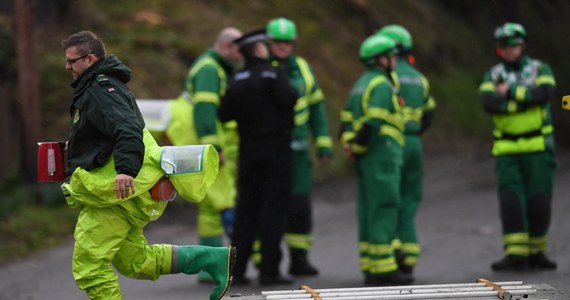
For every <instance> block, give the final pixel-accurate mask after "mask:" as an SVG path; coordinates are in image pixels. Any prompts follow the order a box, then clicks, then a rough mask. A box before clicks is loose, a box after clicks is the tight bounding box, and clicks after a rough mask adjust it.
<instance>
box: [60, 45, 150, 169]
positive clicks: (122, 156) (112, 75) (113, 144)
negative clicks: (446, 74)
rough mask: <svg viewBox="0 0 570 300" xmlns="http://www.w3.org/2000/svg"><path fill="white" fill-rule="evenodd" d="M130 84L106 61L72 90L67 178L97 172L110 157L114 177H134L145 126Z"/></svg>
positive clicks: (127, 74) (126, 73)
mask: <svg viewBox="0 0 570 300" xmlns="http://www.w3.org/2000/svg"><path fill="white" fill-rule="evenodd" d="M130 79H131V70H130V69H129V68H128V67H127V66H125V65H124V64H123V63H122V62H121V61H120V60H119V59H118V58H117V57H116V56H114V55H111V56H109V57H107V58H104V59H100V60H99V61H97V62H96V63H95V64H93V65H92V66H91V67H90V68H89V69H88V70H87V71H85V73H83V74H82V75H81V77H79V78H78V79H77V80H75V81H74V82H73V83H72V84H71V86H72V87H73V88H75V94H74V95H73V103H72V105H71V108H70V113H71V120H72V123H71V129H70V134H69V142H68V151H67V155H68V158H67V169H68V172H70V173H71V172H73V171H74V170H75V169H76V168H77V167H81V168H82V169H85V170H92V169H94V168H98V167H101V166H103V164H105V163H106V162H107V160H108V159H109V158H110V157H111V155H113V156H114V160H115V170H116V172H117V173H119V174H127V175H130V176H133V177H136V176H137V174H138V172H139V170H140V168H141V166H142V162H143V156H144V144H143V142H142V141H143V139H142V129H143V128H144V120H143V117H142V115H141V113H140V111H139V109H138V106H137V104H136V101H135V97H134V95H133V94H132V93H131V91H130V90H129V89H128V88H127V86H126V83H127V82H128V81H129V80H130Z"/></svg>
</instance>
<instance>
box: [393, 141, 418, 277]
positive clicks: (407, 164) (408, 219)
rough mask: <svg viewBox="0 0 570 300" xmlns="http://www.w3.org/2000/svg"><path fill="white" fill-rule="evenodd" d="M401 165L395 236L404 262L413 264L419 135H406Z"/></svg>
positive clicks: (415, 253)
mask: <svg viewBox="0 0 570 300" xmlns="http://www.w3.org/2000/svg"><path fill="white" fill-rule="evenodd" d="M405 138H406V142H405V146H404V163H403V165H402V183H401V186H400V193H401V202H400V206H399V210H398V229H397V231H396V237H397V238H398V239H399V241H400V242H401V244H400V245H399V248H400V250H401V251H402V253H403V254H404V255H405V256H404V257H405V258H404V264H405V265H408V266H412V267H413V266H415V265H416V264H417V262H418V258H419V255H420V244H419V243H418V237H417V234H416V225H415V219H416V212H417V209H418V206H419V204H420V201H421V198H422V177H423V160H424V159H423V145H422V140H421V137H420V136H419V135H406V137H405Z"/></svg>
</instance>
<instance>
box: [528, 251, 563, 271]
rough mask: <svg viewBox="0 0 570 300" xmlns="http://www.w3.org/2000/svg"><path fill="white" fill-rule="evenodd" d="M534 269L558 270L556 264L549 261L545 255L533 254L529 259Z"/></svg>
mask: <svg viewBox="0 0 570 300" xmlns="http://www.w3.org/2000/svg"><path fill="white" fill-rule="evenodd" d="M528 262H529V264H530V267H531V268H532V269H536V270H556V262H554V261H552V260H550V259H548V257H546V255H544V253H542V252H541V253H537V254H533V255H531V256H530V257H529V258H528Z"/></svg>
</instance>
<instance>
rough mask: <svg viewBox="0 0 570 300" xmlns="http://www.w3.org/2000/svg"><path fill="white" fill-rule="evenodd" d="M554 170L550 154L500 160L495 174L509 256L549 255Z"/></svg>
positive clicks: (540, 153) (513, 156)
mask: <svg viewBox="0 0 570 300" xmlns="http://www.w3.org/2000/svg"><path fill="white" fill-rule="evenodd" d="M555 169H556V162H555V161H554V154H553V153H552V152H551V151H542V152H535V153H527V154H513V155H500V156H497V161H496V169H495V172H496V176H497V181H498V193H499V207H500V216H501V223H502V226H503V244H504V249H505V253H506V254H507V255H514V256H528V255H531V254H537V253H540V252H544V251H546V247H547V233H548V227H549V225H550V217H551V202H552V201H551V198H552V187H553V182H554V172H555Z"/></svg>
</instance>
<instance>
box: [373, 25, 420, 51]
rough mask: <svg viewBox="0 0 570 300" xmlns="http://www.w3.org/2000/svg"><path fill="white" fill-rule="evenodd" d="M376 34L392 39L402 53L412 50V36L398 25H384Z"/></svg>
mask: <svg viewBox="0 0 570 300" xmlns="http://www.w3.org/2000/svg"><path fill="white" fill-rule="evenodd" d="M378 34H382V35H385V36H387V37H389V38H391V39H393V40H394V41H395V42H396V44H397V45H398V46H399V47H401V48H402V50H403V51H404V52H407V51H410V50H412V35H411V34H410V32H409V31H408V30H407V29H406V28H404V27H402V26H400V25H396V24H393V25H386V26H384V27H382V28H380V30H378Z"/></svg>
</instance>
